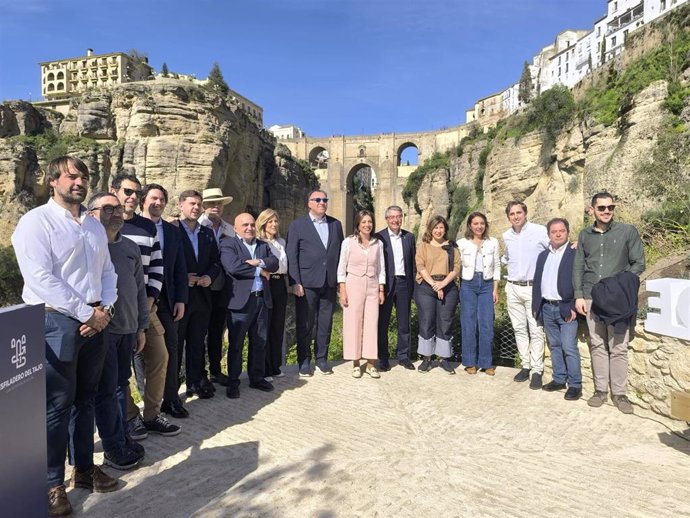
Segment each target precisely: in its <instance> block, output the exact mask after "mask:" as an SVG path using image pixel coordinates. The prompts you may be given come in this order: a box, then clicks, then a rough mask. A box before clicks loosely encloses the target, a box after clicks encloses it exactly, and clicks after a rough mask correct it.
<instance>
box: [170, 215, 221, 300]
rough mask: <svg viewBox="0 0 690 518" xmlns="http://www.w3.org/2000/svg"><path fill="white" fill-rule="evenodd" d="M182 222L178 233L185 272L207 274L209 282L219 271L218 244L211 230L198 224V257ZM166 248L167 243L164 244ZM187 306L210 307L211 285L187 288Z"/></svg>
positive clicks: (200, 275)
mask: <svg viewBox="0 0 690 518" xmlns="http://www.w3.org/2000/svg"><path fill="white" fill-rule="evenodd" d="M182 225H184V223H183V222H182V221H180V223H179V227H178V229H177V230H178V233H179V235H180V236H181V239H182V249H183V250H184V258H185V264H186V266H187V273H195V274H196V275H198V276H199V277H203V276H204V275H208V276H209V277H210V278H211V282H213V281H214V280H215V278H216V277H218V275H219V274H220V272H221V268H220V258H219V253H218V245H217V244H216V238H215V237H214V236H213V231H212V230H210V229H208V228H206V227H204V226H203V225H199V224H198V223H197V225H199V258H198V259H197V258H196V256H195V255H194V248H192V242H191V241H190V240H189V236H187V231H186V230H185V229H184V228H183V226H182ZM164 246H165V248H167V245H164ZM187 306H188V307H189V308H192V309H197V308H198V309H209V310H210V309H211V287H210V286H209V287H207V288H203V287H201V286H194V287H193V288H189V298H188V302H187Z"/></svg>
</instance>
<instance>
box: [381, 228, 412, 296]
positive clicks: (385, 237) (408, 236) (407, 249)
mask: <svg viewBox="0 0 690 518" xmlns="http://www.w3.org/2000/svg"><path fill="white" fill-rule="evenodd" d="M400 233H401V235H402V248H403V262H404V263H405V283H406V284H407V291H408V293H409V294H410V297H412V293H413V292H414V278H415V276H416V270H417V265H416V263H415V255H416V254H417V243H416V242H415V239H414V234H412V233H411V232H408V231H407V230H402V229H401V230H400ZM376 237H377V238H378V239H380V240H381V242H382V243H383V253H384V259H385V262H386V297H388V296H389V295H390V294H391V292H392V290H393V286H394V282H393V281H394V279H395V262H394V261H395V258H394V257H393V247H392V246H391V238H390V235H389V234H388V227H386V228H384V229H383V230H380V231H379V232H377V233H376Z"/></svg>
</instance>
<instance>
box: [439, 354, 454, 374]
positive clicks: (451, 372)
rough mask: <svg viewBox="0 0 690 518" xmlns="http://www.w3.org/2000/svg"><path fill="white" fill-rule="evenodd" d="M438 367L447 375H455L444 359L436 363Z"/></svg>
mask: <svg viewBox="0 0 690 518" xmlns="http://www.w3.org/2000/svg"><path fill="white" fill-rule="evenodd" d="M438 366H439V367H441V369H443V370H444V371H446V373H447V374H455V369H454V368H453V366H452V365H451V364H450V362H449V361H448V360H447V359H445V358H444V359H443V360H441V361H440V362H438Z"/></svg>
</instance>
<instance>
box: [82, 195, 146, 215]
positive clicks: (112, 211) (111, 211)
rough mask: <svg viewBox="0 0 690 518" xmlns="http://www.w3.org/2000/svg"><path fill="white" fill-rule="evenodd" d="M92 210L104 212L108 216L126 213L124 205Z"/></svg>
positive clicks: (106, 206)
mask: <svg viewBox="0 0 690 518" xmlns="http://www.w3.org/2000/svg"><path fill="white" fill-rule="evenodd" d="M137 192H138V191H137ZM91 210H102V211H103V212H105V213H106V214H107V215H108V216H112V215H113V214H115V213H116V212H117V213H118V214H122V213H123V212H124V211H125V208H124V207H123V206H122V205H103V206H102V207H94V208H93V209H91Z"/></svg>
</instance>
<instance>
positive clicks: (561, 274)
mask: <svg viewBox="0 0 690 518" xmlns="http://www.w3.org/2000/svg"><path fill="white" fill-rule="evenodd" d="M565 246H566V249H565V252H563V258H562V259H561V264H560V265H559V266H558V281H557V285H558V286H557V289H558V294H559V295H560V296H561V302H560V304H559V305H558V307H559V309H560V312H561V318H563V320H567V319H569V318H570V314H571V313H570V312H571V311H575V290H574V288H573V264H574V263H575V249H574V248H572V247H571V246H570V243H566V245H565ZM550 253H551V252H550V251H549V250H544V251H543V252H542V253H540V254H539V256H538V257H537V267H536V269H535V271H534V283H533V284H532V313H533V314H534V318H536V319H537V321H539V323H543V319H542V316H541V310H542V306H543V305H544V299H543V298H542V294H541V276H542V273H544V264H546V258H547V257H549V254H550Z"/></svg>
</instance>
